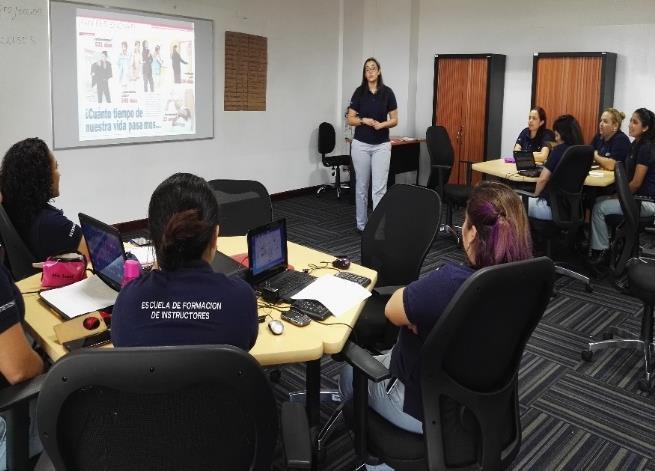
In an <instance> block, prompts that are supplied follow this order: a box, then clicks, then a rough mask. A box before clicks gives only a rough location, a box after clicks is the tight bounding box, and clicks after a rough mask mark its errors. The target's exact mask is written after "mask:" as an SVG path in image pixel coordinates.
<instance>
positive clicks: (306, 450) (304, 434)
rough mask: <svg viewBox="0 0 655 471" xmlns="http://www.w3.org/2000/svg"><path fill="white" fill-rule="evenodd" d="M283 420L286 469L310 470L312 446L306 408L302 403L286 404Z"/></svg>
mask: <svg viewBox="0 0 655 471" xmlns="http://www.w3.org/2000/svg"><path fill="white" fill-rule="evenodd" d="M281 419H282V420H281V422H282V441H283V444H284V453H285V456H286V469H310V468H311V466H312V444H311V440H310V432H309V422H308V421H307V413H306V412H305V407H304V406H303V405H302V404H301V403H297V402H285V403H283V404H282V412H281Z"/></svg>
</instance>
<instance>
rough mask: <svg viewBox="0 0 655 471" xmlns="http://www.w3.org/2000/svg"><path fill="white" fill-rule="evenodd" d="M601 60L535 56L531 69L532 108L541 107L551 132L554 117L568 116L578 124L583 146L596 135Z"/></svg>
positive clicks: (597, 58) (595, 58)
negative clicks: (532, 75)
mask: <svg viewBox="0 0 655 471" xmlns="http://www.w3.org/2000/svg"><path fill="white" fill-rule="evenodd" d="M601 68H602V57H539V58H538V59H537V62H536V67H535V77H534V79H533V80H535V84H534V85H533V87H534V99H533V106H541V107H542V108H543V109H544V110H545V111H546V115H547V116H548V127H549V128H551V129H552V125H553V122H554V121H555V119H557V117H558V116H560V115H563V114H571V115H573V116H574V117H575V119H577V120H578V122H579V123H580V128H581V129H582V136H583V139H584V143H586V144H589V143H590V142H591V140H592V139H593V137H594V135H595V134H596V133H597V132H598V120H599V106H600V105H599V103H600V98H601V97H600V95H601Z"/></svg>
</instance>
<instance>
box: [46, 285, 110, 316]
mask: <svg viewBox="0 0 655 471" xmlns="http://www.w3.org/2000/svg"><path fill="white" fill-rule="evenodd" d="M39 295H40V296H41V298H43V299H44V300H45V301H46V302H47V303H48V304H50V305H51V306H52V307H54V308H55V309H57V310H58V311H60V312H61V313H62V314H64V315H65V316H68V317H70V318H73V317H77V316H81V315H82V314H86V313H87V312H93V311H97V310H98V309H102V308H105V307H108V306H113V305H114V303H115V302H116V297H117V296H118V291H115V290H114V289H113V288H110V287H109V286H108V285H107V284H106V283H105V282H104V281H102V280H101V279H100V278H99V277H98V275H93V276H91V277H89V278H85V279H84V280H82V281H78V282H77V283H73V284H72V285H68V286H63V287H61V288H55V289H49V290H46V291H41V293H39Z"/></svg>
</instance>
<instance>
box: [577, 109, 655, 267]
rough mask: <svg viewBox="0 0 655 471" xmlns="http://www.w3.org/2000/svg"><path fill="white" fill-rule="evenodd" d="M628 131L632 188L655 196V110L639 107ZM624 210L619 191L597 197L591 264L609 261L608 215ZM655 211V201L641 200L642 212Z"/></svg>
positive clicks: (629, 174)
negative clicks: (654, 140) (606, 218)
mask: <svg viewBox="0 0 655 471" xmlns="http://www.w3.org/2000/svg"><path fill="white" fill-rule="evenodd" d="M628 132H629V134H630V136H631V137H634V139H635V140H634V141H633V142H632V145H631V147H630V152H629V153H628V156H627V158H626V160H625V170H626V175H627V176H628V181H629V182H630V191H631V192H632V193H634V194H636V195H641V196H650V197H652V198H655V146H653V144H652V140H653V139H655V114H653V112H652V111H650V110H648V109H646V108H639V109H638V110H636V111H635V112H634V113H632V117H631V118H630V124H629V126H628ZM608 214H623V212H622V211H621V204H620V203H619V200H618V199H617V197H616V195H613V196H607V197H605V198H597V199H596V204H594V209H593V211H592V213H591V259H590V263H591V264H592V265H601V264H605V263H607V249H608V248H609V233H608V230H607V224H606V223H605V216H607V215H608ZM653 215H655V203H650V202H647V201H644V202H642V204H641V216H653Z"/></svg>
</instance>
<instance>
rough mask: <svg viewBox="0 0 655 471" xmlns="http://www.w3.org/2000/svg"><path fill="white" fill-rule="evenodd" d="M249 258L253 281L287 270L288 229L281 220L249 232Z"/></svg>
mask: <svg viewBox="0 0 655 471" xmlns="http://www.w3.org/2000/svg"><path fill="white" fill-rule="evenodd" d="M248 258H249V263H250V276H251V279H252V281H255V282H257V281H259V280H264V279H266V278H268V277H269V276H272V275H274V274H276V273H279V272H281V271H283V270H286V269H287V261H288V259H287V227H286V221H285V220H284V219H280V220H278V221H274V222H271V223H269V224H266V225H264V226H260V227H257V228H255V229H251V230H250V231H248Z"/></svg>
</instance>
